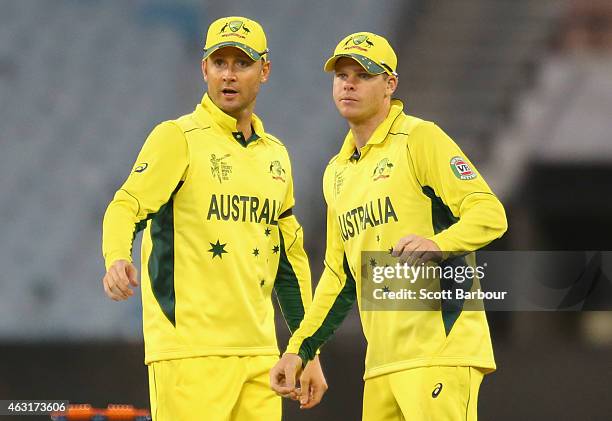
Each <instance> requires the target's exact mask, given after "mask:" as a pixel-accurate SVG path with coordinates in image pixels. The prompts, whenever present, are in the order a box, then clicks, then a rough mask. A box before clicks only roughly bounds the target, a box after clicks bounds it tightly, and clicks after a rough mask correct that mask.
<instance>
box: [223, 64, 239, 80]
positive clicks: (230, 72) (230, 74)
mask: <svg viewBox="0 0 612 421" xmlns="http://www.w3.org/2000/svg"><path fill="white" fill-rule="evenodd" d="M235 80H236V73H235V72H234V69H233V67H232V66H227V67H226V68H225V70H224V71H223V81H224V82H227V81H235Z"/></svg>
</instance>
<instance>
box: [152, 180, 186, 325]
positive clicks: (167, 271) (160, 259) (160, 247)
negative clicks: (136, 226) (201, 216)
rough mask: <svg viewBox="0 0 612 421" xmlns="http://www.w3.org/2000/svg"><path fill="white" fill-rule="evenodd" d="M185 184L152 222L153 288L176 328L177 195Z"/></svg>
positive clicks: (171, 196)
mask: <svg viewBox="0 0 612 421" xmlns="http://www.w3.org/2000/svg"><path fill="white" fill-rule="evenodd" d="M182 185H183V182H182V181H181V182H179V183H178V186H177V187H176V189H175V190H174V192H172V195H170V199H169V200H168V202H166V203H165V204H164V205H163V206H162V207H160V208H159V210H158V211H157V213H155V216H153V218H152V219H151V242H152V244H153V247H152V249H151V256H150V257H149V262H148V265H147V267H148V270H149V278H150V280H151V289H152V291H153V295H154V296H155V299H156V300H157V303H158V304H159V306H160V308H161V310H162V312H163V313H164V315H165V316H166V318H167V319H168V320H169V321H170V323H172V325H173V326H176V319H175V307H176V297H175V295H174V196H175V194H176V192H177V191H178V190H179V189H180V188H181V186H182Z"/></svg>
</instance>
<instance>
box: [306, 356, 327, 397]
mask: <svg viewBox="0 0 612 421" xmlns="http://www.w3.org/2000/svg"><path fill="white" fill-rule="evenodd" d="M326 391H327V381H325V376H324V375H323V369H322V368H321V362H320V361H319V356H318V355H317V356H315V358H314V360H312V361H309V362H308V364H306V367H305V368H304V372H303V373H302V375H301V376H300V392H299V398H300V408H301V409H310V408H313V407H315V406H317V405H318V404H319V402H321V399H323V395H324V394H325V392H326Z"/></svg>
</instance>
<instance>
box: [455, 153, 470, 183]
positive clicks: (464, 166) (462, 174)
mask: <svg viewBox="0 0 612 421" xmlns="http://www.w3.org/2000/svg"><path fill="white" fill-rule="evenodd" d="M450 166H451V169H452V170H453V173H454V174H455V177H457V178H458V179H459V180H473V179H474V178H476V173H475V172H474V171H472V168H470V164H468V163H467V161H466V160H465V159H463V158H461V157H460V156H455V157H453V158H452V159H451V161H450Z"/></svg>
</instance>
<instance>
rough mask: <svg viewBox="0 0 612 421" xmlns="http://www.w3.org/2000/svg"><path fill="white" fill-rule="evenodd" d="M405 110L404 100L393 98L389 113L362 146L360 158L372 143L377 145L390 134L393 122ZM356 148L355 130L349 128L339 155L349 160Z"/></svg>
mask: <svg viewBox="0 0 612 421" xmlns="http://www.w3.org/2000/svg"><path fill="white" fill-rule="evenodd" d="M403 110H404V104H403V103H402V101H400V100H399V99H392V100H391V107H390V108H389V114H387V117H386V118H385V119H384V120H383V122H382V123H380V124H379V125H378V127H377V128H376V130H374V133H372V136H370V139H368V141H367V143H366V144H365V145H364V146H363V147H362V148H361V151H360V152H359V156H360V158H361V157H363V156H364V155H365V154H366V153H367V151H368V149H370V147H371V146H372V145H377V144H379V143H382V142H384V141H385V140H386V139H387V137H388V134H389V132H390V131H391V128H392V127H393V123H395V121H396V120H397V117H398V116H399V115H400V114H401V113H402V111H403ZM356 150H357V147H356V146H355V139H354V138H353V132H352V131H351V130H349V131H348V133H347V134H346V136H345V138H344V142H343V143H342V147H341V148H340V152H339V153H338V157H339V158H342V159H344V160H346V161H348V160H350V159H351V158H352V157H353V156H354V155H355V151H356Z"/></svg>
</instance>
